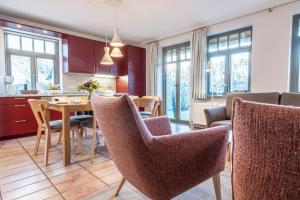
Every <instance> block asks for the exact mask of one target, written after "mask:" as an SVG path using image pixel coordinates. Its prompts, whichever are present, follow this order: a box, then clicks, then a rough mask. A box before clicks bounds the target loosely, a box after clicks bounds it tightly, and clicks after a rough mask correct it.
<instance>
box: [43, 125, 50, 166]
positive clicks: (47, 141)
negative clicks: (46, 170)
mask: <svg viewBox="0 0 300 200" xmlns="http://www.w3.org/2000/svg"><path fill="white" fill-rule="evenodd" d="M50 139H51V138H50V133H49V131H48V130H45V152H44V165H45V166H47V165H48V156H49V148H50Z"/></svg>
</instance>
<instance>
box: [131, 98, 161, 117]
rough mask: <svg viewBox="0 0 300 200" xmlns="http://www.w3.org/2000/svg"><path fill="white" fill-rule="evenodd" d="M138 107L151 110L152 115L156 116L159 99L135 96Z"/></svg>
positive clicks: (134, 100)
mask: <svg viewBox="0 0 300 200" xmlns="http://www.w3.org/2000/svg"><path fill="white" fill-rule="evenodd" d="M133 102H134V104H135V105H136V107H137V108H143V109H144V110H145V111H149V112H151V117H153V116H155V115H156V113H157V109H158V101H157V100H156V99H154V98H152V99H150V98H149V99H147V98H135V99H133Z"/></svg>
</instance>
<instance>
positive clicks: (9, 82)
mask: <svg viewBox="0 0 300 200" xmlns="http://www.w3.org/2000/svg"><path fill="white" fill-rule="evenodd" d="M13 82H14V77H13V76H4V85H5V93H6V94H14V93H15V88H14V86H13Z"/></svg>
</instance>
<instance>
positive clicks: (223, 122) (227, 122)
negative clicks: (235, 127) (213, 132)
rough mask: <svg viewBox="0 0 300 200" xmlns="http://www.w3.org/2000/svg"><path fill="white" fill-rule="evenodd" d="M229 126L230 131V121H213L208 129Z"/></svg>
mask: <svg viewBox="0 0 300 200" xmlns="http://www.w3.org/2000/svg"><path fill="white" fill-rule="evenodd" d="M223 125H225V126H229V128H230V129H231V120H221V121H215V122H212V123H211V124H210V127H216V126H223Z"/></svg>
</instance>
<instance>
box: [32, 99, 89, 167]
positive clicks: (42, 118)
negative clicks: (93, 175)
mask: <svg viewBox="0 0 300 200" xmlns="http://www.w3.org/2000/svg"><path fill="white" fill-rule="evenodd" d="M28 102H29V104H30V107H31V109H32V111H33V114H34V116H35V119H36V121H37V123H38V130H37V137H36V141H35V145H34V153H33V154H34V155H35V156H36V155H37V152H38V149H39V144H40V139H41V135H42V133H44V134H45V152H44V164H45V165H48V155H49V149H50V146H51V133H56V132H60V136H59V138H61V130H62V120H55V121H50V117H49V111H48V105H49V103H48V101H47V100H41V99H29V100H28ZM70 128H71V130H72V131H74V132H76V134H77V143H78V147H79V151H80V152H81V153H82V152H83V146H82V138H81V133H80V132H79V128H80V121H78V120H73V119H70ZM59 140H60V139H59Z"/></svg>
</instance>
